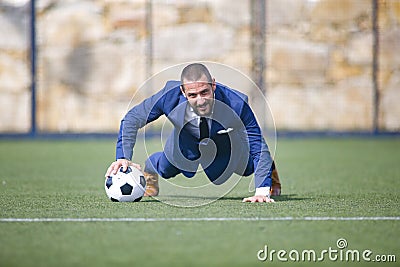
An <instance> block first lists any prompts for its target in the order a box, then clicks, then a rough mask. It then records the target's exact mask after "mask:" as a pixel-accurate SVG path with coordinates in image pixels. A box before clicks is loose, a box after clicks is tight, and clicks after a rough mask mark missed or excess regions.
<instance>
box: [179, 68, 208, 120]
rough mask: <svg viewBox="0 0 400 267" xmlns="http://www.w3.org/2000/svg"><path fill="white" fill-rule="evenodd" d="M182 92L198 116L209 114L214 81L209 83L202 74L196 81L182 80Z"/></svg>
mask: <svg viewBox="0 0 400 267" xmlns="http://www.w3.org/2000/svg"><path fill="white" fill-rule="evenodd" d="M183 82H184V84H183V85H182V93H183V94H184V95H185V96H186V98H187V100H188V102H189V104H190V106H191V107H192V108H193V110H194V112H196V113H197V115H199V116H206V115H210V114H211V111H212V107H213V103H214V90H215V81H213V82H212V83H211V84H210V83H209V82H208V81H207V78H206V77H205V76H204V75H203V76H202V77H201V78H200V79H199V80H198V81H195V82H193V81H186V80H184V81H183Z"/></svg>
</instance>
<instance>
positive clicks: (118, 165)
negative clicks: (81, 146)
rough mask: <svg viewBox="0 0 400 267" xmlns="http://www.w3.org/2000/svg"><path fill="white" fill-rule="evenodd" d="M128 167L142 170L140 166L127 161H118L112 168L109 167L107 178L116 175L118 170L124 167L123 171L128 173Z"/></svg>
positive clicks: (112, 164)
mask: <svg viewBox="0 0 400 267" xmlns="http://www.w3.org/2000/svg"><path fill="white" fill-rule="evenodd" d="M128 166H133V167H135V168H137V169H139V170H142V168H141V167H140V165H139V164H137V163H133V162H131V161H129V160H127V159H117V160H116V161H114V162H113V163H111V165H110V167H108V169H107V172H106V174H105V175H104V176H105V177H107V176H110V175H112V174H116V173H117V172H118V170H119V169H120V168H121V167H122V171H126V170H127V169H128Z"/></svg>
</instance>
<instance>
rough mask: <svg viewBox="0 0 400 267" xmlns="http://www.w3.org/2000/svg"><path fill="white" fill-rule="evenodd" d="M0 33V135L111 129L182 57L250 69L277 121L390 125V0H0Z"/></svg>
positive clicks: (395, 81)
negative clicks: (147, 82)
mask: <svg viewBox="0 0 400 267" xmlns="http://www.w3.org/2000/svg"><path fill="white" fill-rule="evenodd" d="M0 34H1V38H0V134H3V135H10V134H11V135H18V134H27V135H39V134H42V133H54V134H65V133H78V134H79V133H116V132H117V131H118V127H119V122H120V120H121V118H122V117H123V115H124V114H125V112H126V110H127V106H128V104H129V101H130V100H131V98H132V96H133V95H134V94H135V93H136V92H137V91H138V89H139V88H140V86H141V84H143V82H145V80H146V79H148V78H150V77H151V76H152V75H153V74H156V73H158V72H160V71H161V70H163V69H165V68H167V67H170V66H172V65H175V64H180V63H183V62H189V61H213V62H218V63H222V64H226V65H228V66H230V67H232V68H235V69H238V70H239V71H241V72H242V73H244V74H245V75H247V76H249V77H251V78H252V79H253V80H254V81H255V82H256V84H257V85H258V86H259V87H260V88H261V90H262V91H263V93H264V94H265V96H266V97H267V99H268V102H269V104H270V107H271V109H272V113H273V115H274V118H275V124H276V128H277V130H278V133H279V132H328V133H329V132H367V133H398V132H399V131H400V104H399V103H400V53H399V51H400V1H398V0H265V1H260V0H241V1H232V0H201V1H191V0H90V1H86V0H62V1H61V0H36V1H34V0H31V1H29V0H0ZM176 78H177V79H179V73H177V76H176ZM216 79H217V80H218V77H216ZM159 89H161V88H154V90H149V91H148V92H147V91H140V92H139V93H138V94H137V95H136V100H139V99H144V98H145V97H147V96H149V95H151V94H152V93H154V92H155V91H157V90H159ZM237 89H239V90H243V91H246V90H244V89H242V88H237ZM250 95H251V93H250Z"/></svg>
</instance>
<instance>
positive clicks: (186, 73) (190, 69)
mask: <svg viewBox="0 0 400 267" xmlns="http://www.w3.org/2000/svg"><path fill="white" fill-rule="evenodd" d="M203 75H205V76H206V78H207V81H208V82H209V83H212V78H211V74H210V72H209V71H208V69H207V67H206V66H204V65H203V64H201V63H192V64H189V65H187V66H186V67H185V68H184V69H183V70H182V74H181V83H182V85H183V80H187V81H193V82H195V81H198V80H199V79H200V78H201V77H202V76H203Z"/></svg>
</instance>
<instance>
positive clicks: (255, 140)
mask: <svg viewBox="0 0 400 267" xmlns="http://www.w3.org/2000/svg"><path fill="white" fill-rule="evenodd" d="M241 119H242V121H243V123H244V126H245V128H246V132H247V137H248V141H249V148H250V156H251V157H252V159H253V164H254V180H255V187H256V189H257V188H261V187H271V184H272V179H271V174H272V157H271V154H270V151H269V148H268V145H267V143H266V142H265V140H264V137H263V135H262V132H261V128H260V126H259V125H258V123H257V120H256V118H255V116H254V113H253V111H252V110H251V108H250V106H249V105H248V104H247V103H245V104H244V106H243V110H242V113H241Z"/></svg>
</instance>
